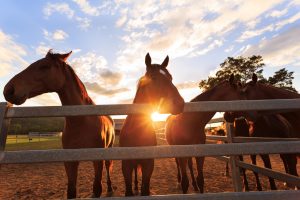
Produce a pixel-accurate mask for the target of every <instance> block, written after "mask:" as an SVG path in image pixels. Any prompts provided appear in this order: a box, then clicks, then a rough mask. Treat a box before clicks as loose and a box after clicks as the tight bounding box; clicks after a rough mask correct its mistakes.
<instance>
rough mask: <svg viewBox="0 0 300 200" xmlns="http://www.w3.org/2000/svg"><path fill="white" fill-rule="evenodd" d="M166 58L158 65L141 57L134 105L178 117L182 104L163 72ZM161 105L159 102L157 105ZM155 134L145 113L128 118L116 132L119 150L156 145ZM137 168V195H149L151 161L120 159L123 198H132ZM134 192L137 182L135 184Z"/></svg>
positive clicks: (166, 72) (176, 91)
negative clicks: (143, 69) (142, 71)
mask: <svg viewBox="0 0 300 200" xmlns="http://www.w3.org/2000/svg"><path fill="white" fill-rule="evenodd" d="M168 61H169V58H168V57H166V59H165V60H164V62H163V63H162V64H161V65H158V64H151V57H150V55H149V54H147V55H146V57H145V64H146V66H147V68H146V69H147V70H146V74H145V76H143V77H142V78H141V79H140V81H139V84H138V88H137V92H136V95H135V98H134V101H133V103H134V104H141V103H144V104H151V105H152V106H153V107H154V108H159V110H161V109H162V110H164V111H168V112H171V113H172V114H178V113H180V112H182V110H183V106H184V101H183V98H182V97H181V96H180V94H179V92H178V90H177V89H176V87H175V86H174V85H173V84H172V77H171V75H170V74H169V72H168V71H167V69H166V67H167V65H168ZM161 102H162V103H161ZM156 145H157V142H156V135H155V130H154V127H153V124H152V120H151V117H150V113H149V114H131V115H128V116H127V118H126V120H125V122H124V124H123V127H122V130H121V132H120V146H121V147H138V146H156ZM137 166H140V167H141V171H142V184H141V195H142V196H145V195H149V194H150V179H151V176H152V172H153V169H154V159H139V160H123V161H122V172H123V176H124V180H125V186H126V191H125V196H133V191H132V172H133V171H134V170H135V174H136V169H137ZM135 184H136V185H135V189H136V188H137V182H136V181H135Z"/></svg>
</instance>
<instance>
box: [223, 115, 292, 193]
mask: <svg viewBox="0 0 300 200" xmlns="http://www.w3.org/2000/svg"><path fill="white" fill-rule="evenodd" d="M224 119H225V120H226V121H227V122H234V135H235V136H243V137H278V138H289V137H291V135H292V131H293V129H292V126H291V124H290V123H289V122H288V121H287V120H286V119H285V118H284V117H283V116H281V115H279V114H276V115H275V114H274V115H265V116H259V117H258V118H257V119H256V121H251V120H249V119H248V120H246V118H244V117H241V115H240V114H237V112H225V114H224ZM250 157H251V162H252V164H254V165H256V155H250ZM260 157H261V158H262V160H263V162H264V166H265V167H266V168H269V169H272V166H271V162H270V157H269V155H267V154H260ZM280 157H281V159H282V161H283V164H284V167H285V170H286V172H287V173H290V172H289V171H290V168H291V169H293V168H296V166H295V163H294V162H293V161H294V160H295V159H296V157H295V156H293V155H289V154H280ZM240 160H241V161H243V156H240ZM242 172H243V180H244V189H245V190H246V191H249V186H248V181H247V177H246V174H245V169H243V168H242ZM292 172H293V171H292ZM296 172H297V171H296ZM253 173H254V175H255V179H256V188H257V190H259V191H261V190H262V187H261V184H260V180H259V177H258V174H257V173H256V172H253ZM293 175H297V174H293ZM269 183H270V188H271V189H272V190H276V189H277V187H276V184H275V181H274V179H273V178H270V177H269Z"/></svg>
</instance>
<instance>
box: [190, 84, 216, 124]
mask: <svg viewBox="0 0 300 200" xmlns="http://www.w3.org/2000/svg"><path fill="white" fill-rule="evenodd" d="M216 91H217V89H216V88H212V89H210V90H207V91H205V92H203V93H202V94H200V95H198V96H197V97H195V98H194V99H192V100H191V102H199V101H220V100H222V99H220V98H219V97H218V96H217V95H215V94H216ZM215 113H216V112H191V113H184V114H185V115H188V116H189V118H190V119H191V121H192V122H193V123H199V122H201V125H202V126H203V124H204V126H205V125H206V124H207V123H208V122H209V121H210V120H211V118H212V117H213V116H214V115H215ZM199 125H200V123H199Z"/></svg>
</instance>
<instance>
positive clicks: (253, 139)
mask: <svg viewBox="0 0 300 200" xmlns="http://www.w3.org/2000/svg"><path fill="white" fill-rule="evenodd" d="M161 135H162V134H161ZM206 139H207V140H218V141H223V142H227V140H228V139H227V137H226V136H219V135H206ZM275 141H300V138H273V137H234V138H233V142H236V143H241V142H275Z"/></svg>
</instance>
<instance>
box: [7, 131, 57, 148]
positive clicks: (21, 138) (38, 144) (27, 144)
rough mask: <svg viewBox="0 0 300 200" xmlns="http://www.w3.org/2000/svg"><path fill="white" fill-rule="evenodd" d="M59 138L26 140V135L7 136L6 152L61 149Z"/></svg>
mask: <svg viewBox="0 0 300 200" xmlns="http://www.w3.org/2000/svg"><path fill="white" fill-rule="evenodd" d="M61 148H62V147H61V139H60V137H41V138H32V140H29V139H28V136H27V135H18V139H17V140H16V136H12V135H9V136H8V137H7V140H6V146H5V150H6V151H21V150H46V149H61Z"/></svg>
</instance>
